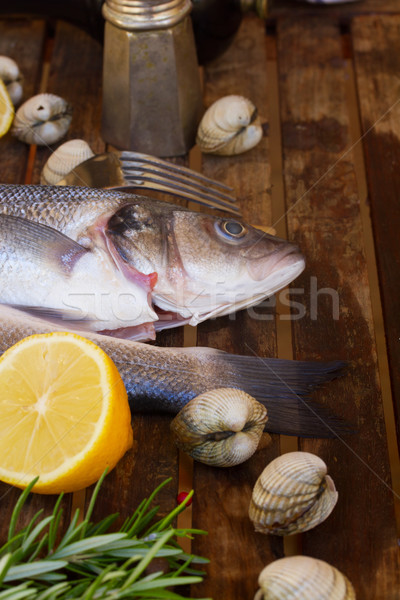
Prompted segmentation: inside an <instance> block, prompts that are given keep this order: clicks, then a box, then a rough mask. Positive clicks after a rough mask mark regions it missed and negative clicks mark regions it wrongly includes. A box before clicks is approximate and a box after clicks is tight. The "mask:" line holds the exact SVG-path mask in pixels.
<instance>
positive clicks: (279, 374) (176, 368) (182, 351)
mask: <svg viewBox="0 0 400 600" xmlns="http://www.w3.org/2000/svg"><path fill="white" fill-rule="evenodd" d="M57 330H65V328H62V327H61V326H59V325H56V326H55V325H54V324H51V323H49V322H48V321H46V320H43V319H40V318H37V317H32V316H30V315H27V314H26V313H24V312H21V311H19V310H16V309H14V308H10V307H8V306H4V305H0V353H3V352H4V351H5V350H6V349H7V348H9V347H10V346H12V345H13V344H15V343H16V342H18V341H19V340H21V339H23V338H25V337H27V336H28V335H32V334H36V333H49V332H51V331H57ZM78 333H80V334H81V335H84V336H85V337H87V338H89V339H91V340H92V341H93V342H95V343H96V344H98V345H99V346H100V347H101V348H102V349H103V350H104V351H105V352H106V353H107V354H108V355H109V356H110V357H111V358H112V360H113V361H114V363H115V364H116V366H117V368H118V370H119V372H120V374H121V376H122V378H123V381H124V384H125V387H126V389H127V392H128V396H129V401H130V405H131V409H132V411H133V412H134V413H169V414H176V413H178V412H179V410H180V409H181V408H182V407H183V406H184V405H185V404H186V403H187V402H188V401H189V400H191V399H192V398H194V397H195V396H197V395H199V394H201V393H203V392H206V391H209V390H211V389H216V388H221V387H231V388H232V387H233V388H238V389H242V390H244V391H246V392H247V393H249V394H250V395H252V396H253V397H255V398H256V399H257V400H258V401H259V402H262V403H263V404H264V405H265V406H266V408H267V411H268V422H267V425H266V430H267V431H270V432H275V433H283V434H287V435H300V436H306V437H307V436H311V437H332V436H333V435H334V433H335V431H337V430H338V429H339V431H340V430H342V429H343V424H342V423H340V421H339V420H338V419H336V418H335V417H332V416H331V415H327V414H326V412H325V411H324V410H323V408H322V407H321V406H319V405H317V404H313V403H310V401H309V400H307V401H306V398H307V396H308V395H309V393H310V391H311V390H312V388H313V386H315V385H318V384H321V383H323V382H325V381H329V380H331V379H333V378H334V377H336V376H337V374H338V372H339V371H340V369H341V367H342V366H343V363H341V362H339V361H335V362H329V363H323V362H303V361H289V360H280V359H273V358H259V357H254V356H239V355H233V354H229V353H226V352H221V351H219V350H215V349H212V348H199V347H196V348H160V347H157V346H152V345H148V344H143V343H140V342H135V341H132V340H123V339H118V338H114V337H111V336H105V335H99V334H96V333H88V332H85V333H83V334H82V332H78Z"/></svg>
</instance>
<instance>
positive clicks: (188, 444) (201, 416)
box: [171, 388, 268, 467]
mask: <svg viewBox="0 0 400 600" xmlns="http://www.w3.org/2000/svg"><path fill="white" fill-rule="evenodd" d="M267 420H268V417H267V410H266V408H265V407H264V406H263V405H262V404H261V403H260V402H257V400H255V399H254V398H253V397H252V396H249V394H246V393H245V392H243V391H242V390H237V389H234V388H221V389H216V390H212V391H209V392H205V393H204V394H201V395H200V396H197V397H196V398H193V399H192V400H190V401H189V402H188V403H187V404H186V405H185V406H184V407H183V408H182V410H181V411H180V412H179V413H178V414H177V415H176V417H175V418H174V419H173V421H172V423H171V431H172V434H173V436H174V439H175V443H176V445H177V446H178V448H180V449H181V450H183V451H184V452H187V453H188V454H189V455H190V456H191V457H192V458H194V459H195V460H198V461H200V462H203V463H205V464H207V465H212V466H217V467H231V466H233V465H237V464H239V463H242V462H244V461H245V460H247V459H248V458H250V456H252V454H254V452H255V451H256V449H257V446H258V443H259V441H260V438H261V435H262V433H263V430H264V425H265V423H266V422H267Z"/></svg>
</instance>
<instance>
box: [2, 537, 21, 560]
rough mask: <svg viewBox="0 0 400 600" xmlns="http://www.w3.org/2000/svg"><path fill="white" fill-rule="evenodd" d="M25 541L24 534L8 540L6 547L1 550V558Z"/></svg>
mask: <svg viewBox="0 0 400 600" xmlns="http://www.w3.org/2000/svg"><path fill="white" fill-rule="evenodd" d="M23 539H24V532H23V531H22V532H19V533H17V535H14V537H12V538H11V539H10V540H8V541H7V542H6V543H5V544H4V546H2V547H1V548H0V556H3V555H4V554H7V553H8V552H9V551H10V550H12V549H13V548H18V547H19V546H20V544H21V541H22V540H23Z"/></svg>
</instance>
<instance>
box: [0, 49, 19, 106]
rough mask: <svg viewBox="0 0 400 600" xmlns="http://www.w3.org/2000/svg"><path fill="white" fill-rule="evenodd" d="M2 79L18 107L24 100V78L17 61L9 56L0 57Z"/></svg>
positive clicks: (0, 76) (0, 75) (0, 77)
mask: <svg viewBox="0 0 400 600" xmlns="http://www.w3.org/2000/svg"><path fill="white" fill-rule="evenodd" d="M0 79H1V80H2V81H3V83H4V85H5V86H6V88H7V91H8V93H9V95H10V98H11V101H12V103H13V104H14V106H16V105H17V104H18V103H19V102H20V101H21V99H22V94H23V88H22V76H21V73H20V70H19V67H18V65H17V63H16V62H15V60H13V59H12V58H10V57H9V56H0Z"/></svg>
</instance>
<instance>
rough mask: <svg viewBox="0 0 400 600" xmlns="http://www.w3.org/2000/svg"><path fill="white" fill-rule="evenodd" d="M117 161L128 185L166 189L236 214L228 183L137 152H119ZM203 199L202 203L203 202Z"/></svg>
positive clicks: (237, 210) (236, 208)
mask: <svg viewBox="0 0 400 600" xmlns="http://www.w3.org/2000/svg"><path fill="white" fill-rule="evenodd" d="M120 164H121V168H122V172H123V176H124V179H125V180H126V182H127V184H128V185H137V186H138V187H148V188H151V189H158V190H161V191H170V192H171V193H176V194H177V195H179V196H183V197H185V198H187V199H190V200H192V201H194V202H199V203H200V204H203V203H204V202H205V203H206V204H207V205H208V206H211V207H213V208H220V209H221V210H225V211H228V212H231V213H233V214H240V211H239V208H238V207H237V206H235V204H234V203H235V202H236V198H235V197H234V196H231V195H230V194H228V193H227V192H232V191H233V190H232V188H230V187H229V186H227V185H225V184H223V183H220V182H218V181H215V180H213V179H210V178H208V177H205V176H204V175H202V174H200V173H197V172H196V171H193V170H191V169H188V168H186V167H182V166H180V165H175V164H173V163H169V162H167V161H165V160H162V159H160V158H156V157H154V156H148V155H146V154H141V153H138V152H128V151H123V152H121V153H120ZM203 201H204V202H203Z"/></svg>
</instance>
